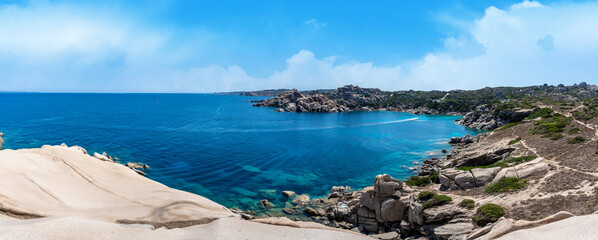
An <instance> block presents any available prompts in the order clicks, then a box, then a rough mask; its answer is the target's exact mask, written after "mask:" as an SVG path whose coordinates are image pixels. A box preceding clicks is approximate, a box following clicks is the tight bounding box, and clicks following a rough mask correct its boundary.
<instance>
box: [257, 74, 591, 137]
mask: <svg viewBox="0 0 598 240" xmlns="http://www.w3.org/2000/svg"><path fill="white" fill-rule="evenodd" d="M298 94H300V96H298ZM596 97H598V86H595V85H588V84H586V83H583V82H582V83H580V84H575V85H572V86H564V85H558V86H548V85H542V86H530V87H497V88H489V87H488V88H483V89H479V90H469V91H464V90H452V91H413V90H410V91H397V92H385V91H382V90H380V89H376V88H361V87H358V86H353V85H347V86H344V87H340V88H338V89H336V90H334V91H331V92H325V93H323V92H318V91H312V92H303V93H300V92H298V91H297V90H292V91H287V92H285V93H282V94H280V95H278V96H276V97H273V98H270V99H267V100H263V101H258V102H257V103H256V104H255V105H254V106H261V107H275V108H276V110H277V111H287V112H289V111H290V112H343V111H375V110H389V111H401V112H410V113H414V114H444V115H464V118H463V119H461V120H459V121H458V123H459V124H462V125H465V126H468V127H472V128H478V129H484V130H492V129H495V128H498V127H501V126H503V125H505V124H508V123H513V122H519V121H521V120H522V119H523V118H525V117H527V116H528V115H529V113H531V111H532V109H533V108H534V107H537V106H538V105H562V106H560V107H563V108H567V107H569V106H571V105H572V104H575V103H576V102H577V103H578V102H581V101H591V100H592V99H594V98H596ZM299 99H302V100H301V102H298V100H299ZM309 104H311V105H309ZM298 105H302V108H301V109H299V107H298ZM596 105H598V104H596V103H594V104H593V105H590V104H588V106H586V108H584V109H580V111H583V112H579V113H578V114H577V115H578V117H579V118H583V117H587V116H591V115H592V114H596V115H598V113H596V110H595V109H596Z"/></svg>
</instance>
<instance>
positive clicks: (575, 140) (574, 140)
mask: <svg viewBox="0 0 598 240" xmlns="http://www.w3.org/2000/svg"><path fill="white" fill-rule="evenodd" d="M585 141H586V138H584V137H582V136H577V137H574V138H569V140H567V143H569V144H577V143H583V142H585Z"/></svg>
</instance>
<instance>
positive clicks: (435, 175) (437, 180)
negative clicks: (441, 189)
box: [430, 171, 440, 183]
mask: <svg viewBox="0 0 598 240" xmlns="http://www.w3.org/2000/svg"><path fill="white" fill-rule="evenodd" d="M430 181H432V182H433V183H440V177H439V176H438V172H436V171H432V174H430Z"/></svg>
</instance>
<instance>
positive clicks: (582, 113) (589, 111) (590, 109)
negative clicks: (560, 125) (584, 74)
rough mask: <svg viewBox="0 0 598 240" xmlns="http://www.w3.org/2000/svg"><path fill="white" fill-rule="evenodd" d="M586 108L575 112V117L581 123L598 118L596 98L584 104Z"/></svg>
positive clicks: (597, 101) (597, 100)
mask: <svg viewBox="0 0 598 240" xmlns="http://www.w3.org/2000/svg"><path fill="white" fill-rule="evenodd" d="M583 105H585V107H582V108H581V109H579V110H577V111H574V112H573V117H574V118H575V119H577V120H580V121H587V120H590V119H592V118H595V117H598V109H597V107H598V99H596V98H594V99H592V100H589V101H586V102H584V103H583Z"/></svg>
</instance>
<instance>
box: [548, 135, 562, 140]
mask: <svg viewBox="0 0 598 240" xmlns="http://www.w3.org/2000/svg"><path fill="white" fill-rule="evenodd" d="M563 137H564V136H563V134H560V133H552V134H550V140H559V139H561V138H563Z"/></svg>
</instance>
